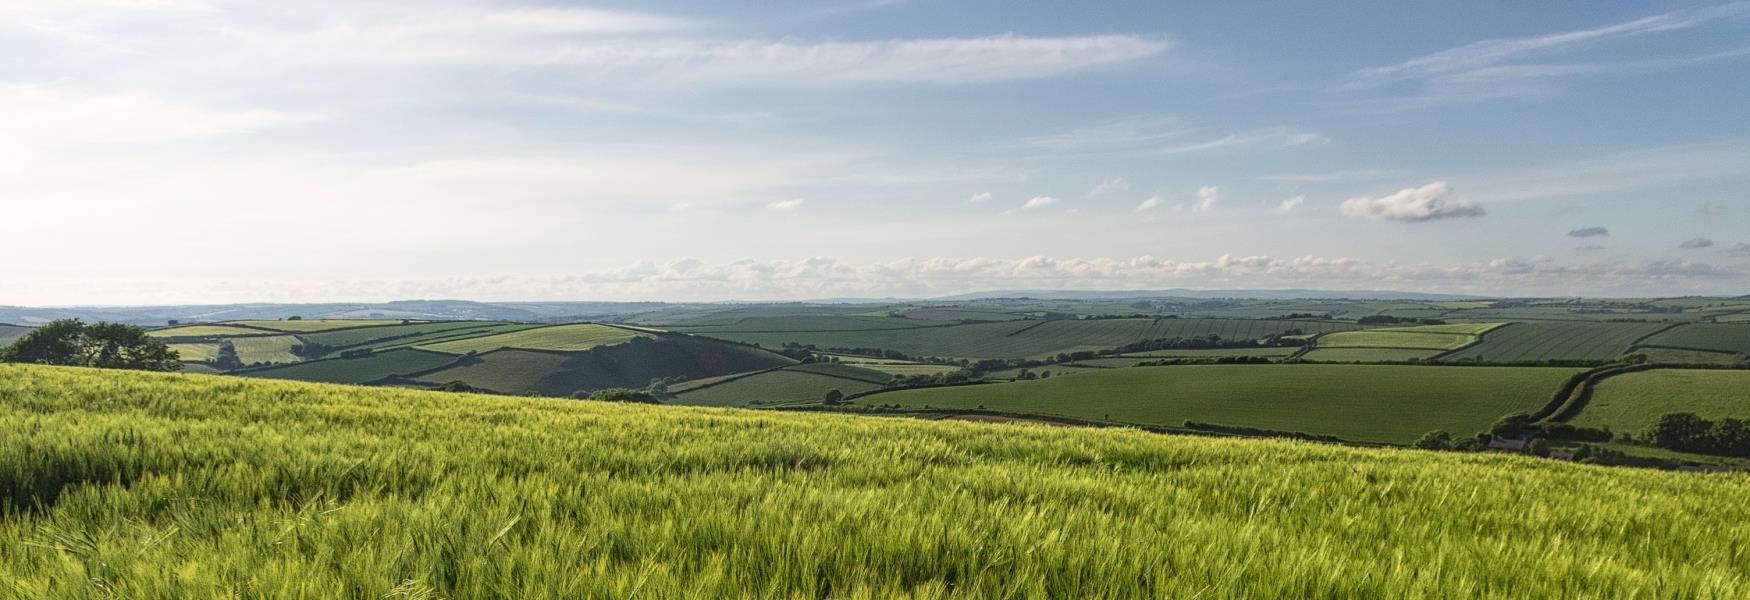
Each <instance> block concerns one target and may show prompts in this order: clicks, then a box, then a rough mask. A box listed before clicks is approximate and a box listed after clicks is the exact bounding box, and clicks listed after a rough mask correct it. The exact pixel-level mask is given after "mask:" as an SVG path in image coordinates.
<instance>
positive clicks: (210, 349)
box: [168, 342, 219, 362]
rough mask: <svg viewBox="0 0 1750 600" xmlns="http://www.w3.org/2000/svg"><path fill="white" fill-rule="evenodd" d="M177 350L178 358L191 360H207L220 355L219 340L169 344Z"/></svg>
mask: <svg viewBox="0 0 1750 600" xmlns="http://www.w3.org/2000/svg"><path fill="white" fill-rule="evenodd" d="M168 345H169V346H170V349H171V350H175V351H176V356H177V358H180V359H182V360H184V361H191V362H207V361H211V360H213V359H215V358H218V357H219V344H218V342H203V343H199V344H168Z"/></svg>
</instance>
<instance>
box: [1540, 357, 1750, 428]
mask: <svg viewBox="0 0 1750 600" xmlns="http://www.w3.org/2000/svg"><path fill="white" fill-rule="evenodd" d="M1674 412H1688V413H1695V414H1697V415H1701V416H1702V417H1703V418H1707V419H1721V418H1726V417H1732V418H1737V419H1750V371H1743V370H1738V371H1723V370H1720V371H1716V370H1683V369H1656V370H1652V371H1642V372H1639V373H1629V374H1626V375H1618V376H1615V377H1611V378H1608V379H1605V380H1604V381H1602V382H1600V383H1599V384H1598V387H1597V389H1596V390H1595V391H1594V392H1593V394H1592V400H1591V402H1588V403H1587V404H1586V406H1585V408H1583V409H1581V410H1580V413H1579V414H1578V415H1575V416H1574V418H1573V419H1571V422H1573V423H1574V424H1575V425H1580V426H1585V427H1609V428H1610V429H1612V430H1614V431H1621V432H1629V433H1639V432H1641V431H1645V430H1646V429H1647V428H1648V427H1650V426H1652V424H1653V422H1654V421H1656V420H1658V419H1659V417H1660V416H1661V415H1664V414H1667V413H1674Z"/></svg>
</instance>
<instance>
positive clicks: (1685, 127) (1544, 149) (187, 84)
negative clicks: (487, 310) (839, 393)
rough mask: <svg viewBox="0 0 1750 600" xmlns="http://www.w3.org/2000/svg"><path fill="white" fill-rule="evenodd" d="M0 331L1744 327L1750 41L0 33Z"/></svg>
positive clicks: (1725, 21) (272, 24) (1663, 25)
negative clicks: (525, 310) (981, 311)
mask: <svg viewBox="0 0 1750 600" xmlns="http://www.w3.org/2000/svg"><path fill="white" fill-rule="evenodd" d="M0 242H4V243H5V246H6V248H7V249H6V251H5V253H4V254H0V304H11V305H69V304H112V305H113V304H171V303H229V302H257V301H264V302H265V301H273V302H314V301H382V300H391V299H412V298H457V299H474V300H498V301H505V300H670V301H709V300H794V299H814V298H843V297H930V296H937V295H948V294H956V293H963V292H969V291H978V290H993V289H1100V290H1130V289H1164V288H1200V289H1236V288H1237V289H1268V288H1316V289H1329V290H1351V289H1386V290H1406V291H1424V292H1451V293H1465V294H1483V295H1514V296H1574V295H1591V296H1629V295H1660V296H1670V295H1688V294H1731V295H1741V294H1746V293H1750V2H1735V3H1684V2H1588V3H1544V2H1484V1H1478V2H1463V3H1406V2H1397V1H1381V2H1345V3H1343V4H1342V5H1341V6H1336V5H1335V4H1334V3H1297V4H1296V5H1283V4H1282V3H1254V2H1221V3H1170V4H1169V3H1161V2H1103V3H1097V4H1090V3H1072V2H1063V3H1047V2H983V1H970V0H969V1H960V2H935V1H930V0H909V1H907V0H872V1H857V0H849V1H846V2H842V3H833V2H792V1H776V0H774V1H764V2H754V3H733V2H715V1H714V2H697V1H692V2H687V1H673V0H648V1H644V2H604V3H580V2H560V1H553V0H548V1H542V0H397V1H394V2H383V1H372V0H303V1H300V2H254V1H231V0H53V1H49V0H22V1H21V0H0Z"/></svg>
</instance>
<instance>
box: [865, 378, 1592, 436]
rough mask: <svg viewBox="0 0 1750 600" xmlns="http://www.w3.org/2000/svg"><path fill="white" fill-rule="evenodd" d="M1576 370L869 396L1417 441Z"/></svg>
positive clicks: (1040, 386) (1487, 419) (1087, 384)
mask: <svg viewBox="0 0 1750 600" xmlns="http://www.w3.org/2000/svg"><path fill="white" fill-rule="evenodd" d="M1576 371H1577V370H1576V369H1563V368H1536V367H1435V366H1428V367H1421V366H1378V365H1192V366H1174V367H1137V368H1130V369H1106V370H1098V371H1088V372H1078V373H1074V374H1069V375H1062V376H1058V377H1052V378H1051V379H1046V380H1039V381H1024V382H1016V383H996V384H986V385H972V386H960V387H949V388H932V389H921V390H905V391H897V392H888V393H882V394H875V395H871V396H865V397H863V398H862V399H860V400H859V401H858V403H859V404H873V405H888V404H898V405H900V406H907V407H926V406H927V407H931V408H954V409H968V408H978V407H980V406H983V407H984V408H985V409H986V410H993V411H1003V412H1012V413H1023V414H1039V415H1056V416H1065V417H1073V418H1078V419H1088V420H1095V421H1108V420H1109V421H1115V422H1121V423H1137V424H1150V425H1164V426H1174V427H1176V426H1179V425H1181V424H1183V423H1184V422H1185V421H1187V420H1192V421H1202V422H1208V423H1217V424H1222V425H1241V426H1246V427H1256V428H1262V429H1272V430H1281V431H1297V432H1303V433H1312V434H1321V435H1333V436H1337V437H1340V438H1343V439H1346V440H1351V441H1358V442H1384V443H1393V444H1404V443H1408V442H1410V441H1412V440H1414V439H1416V438H1417V437H1418V436H1420V435H1422V434H1423V433H1427V432H1428V431H1431V430H1434V429H1445V430H1447V431H1450V432H1453V433H1455V434H1459V435H1469V434H1472V433H1476V432H1478V431H1482V430H1486V429H1488V427H1489V425H1490V424H1491V423H1493V422H1494V421H1495V420H1497V419H1499V418H1501V417H1502V416H1505V415H1507V414H1509V413H1515V412H1531V411H1533V410H1536V409H1537V408H1538V407H1540V406H1542V405H1543V404H1544V403H1546V402H1547V401H1548V400H1549V399H1550V397H1551V396H1552V395H1553V394H1554V393H1555V391H1556V388H1557V387H1558V386H1560V385H1561V383H1562V381H1563V380H1565V379H1567V377H1568V376H1569V375H1572V374H1573V373H1575V372H1576Z"/></svg>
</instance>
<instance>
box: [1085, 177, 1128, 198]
mask: <svg viewBox="0 0 1750 600" xmlns="http://www.w3.org/2000/svg"><path fill="white" fill-rule="evenodd" d="M1129 189H1130V181H1128V180H1126V179H1124V178H1123V177H1118V178H1114V179H1108V180H1105V181H1102V182H1100V183H1097V184H1095V185H1094V189H1092V190H1088V195H1089V196H1099V195H1101V194H1108V193H1112V192H1123V191H1128V190H1129Z"/></svg>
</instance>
